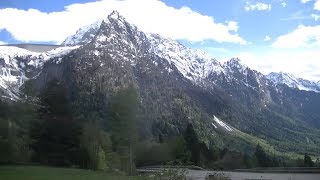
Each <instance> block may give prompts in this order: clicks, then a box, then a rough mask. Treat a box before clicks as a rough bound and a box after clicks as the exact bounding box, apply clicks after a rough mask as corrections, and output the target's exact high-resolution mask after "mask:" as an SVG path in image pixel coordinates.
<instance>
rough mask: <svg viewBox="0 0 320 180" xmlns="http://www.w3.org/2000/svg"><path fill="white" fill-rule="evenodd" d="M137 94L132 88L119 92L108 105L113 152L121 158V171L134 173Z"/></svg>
mask: <svg viewBox="0 0 320 180" xmlns="http://www.w3.org/2000/svg"><path fill="white" fill-rule="evenodd" d="M138 107H139V100H138V94H137V91H136V89H135V88H134V87H133V86H129V87H128V88H125V89H122V90H120V91H119V92H118V93H117V94H116V95H115V97H113V99H112V101H111V103H110V124H111V127H112V137H111V138H112V139H111V140H112V144H113V150H114V151H116V152H118V153H119V155H120V157H121V170H124V171H125V172H127V173H128V174H133V172H134V163H133V161H134V159H133V158H134V157H133V155H134V152H133V150H134V147H133V146H134V144H135V143H136V141H137V135H138V133H137V128H136V124H137V112H138Z"/></svg>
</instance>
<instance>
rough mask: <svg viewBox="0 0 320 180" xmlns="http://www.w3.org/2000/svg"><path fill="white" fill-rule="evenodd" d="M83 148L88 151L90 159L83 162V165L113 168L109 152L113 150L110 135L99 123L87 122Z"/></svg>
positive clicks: (93, 167) (94, 167) (82, 143)
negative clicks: (109, 159)
mask: <svg viewBox="0 0 320 180" xmlns="http://www.w3.org/2000/svg"><path fill="white" fill-rule="evenodd" d="M80 143H81V149H82V150H83V151H84V152H85V153H87V155H88V159H87V160H86V159H85V158H84V160H85V162H83V163H81V164H82V166H83V167H86V168H90V169H94V170H108V169H111V164H110V163H109V162H108V158H107V156H108V153H111V151H112V144H111V139H110V136H109V135H108V134H107V133H105V132H104V131H102V130H101V129H100V128H99V127H98V126H97V125H94V124H86V125H84V127H83V132H82V136H81V142H80Z"/></svg>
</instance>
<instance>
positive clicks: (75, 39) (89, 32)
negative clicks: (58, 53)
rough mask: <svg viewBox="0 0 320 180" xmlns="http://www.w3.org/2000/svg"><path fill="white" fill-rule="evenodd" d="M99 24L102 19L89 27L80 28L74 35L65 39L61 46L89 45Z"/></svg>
mask: <svg viewBox="0 0 320 180" xmlns="http://www.w3.org/2000/svg"><path fill="white" fill-rule="evenodd" d="M101 23H102V19H99V20H97V21H96V22H94V23H92V24H90V25H87V26H84V27H81V28H80V29H79V30H78V31H77V32H76V33H75V34H74V35H71V36H69V37H67V39H66V40H65V41H63V43H62V45H65V46H74V45H78V44H87V43H89V42H90V41H91V40H92V39H93V38H94V35H95V34H96V32H97V31H98V30H99V28H100V25H101ZM85 36H87V37H85Z"/></svg>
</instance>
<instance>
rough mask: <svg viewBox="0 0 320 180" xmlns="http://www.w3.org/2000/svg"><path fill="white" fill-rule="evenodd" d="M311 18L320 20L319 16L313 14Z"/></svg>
mask: <svg viewBox="0 0 320 180" xmlns="http://www.w3.org/2000/svg"><path fill="white" fill-rule="evenodd" d="M311 17H312V18H314V20H315V21H318V20H320V15H317V14H311Z"/></svg>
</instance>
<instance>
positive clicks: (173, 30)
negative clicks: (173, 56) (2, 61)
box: [0, 0, 246, 44]
mask: <svg viewBox="0 0 320 180" xmlns="http://www.w3.org/2000/svg"><path fill="white" fill-rule="evenodd" d="M112 10H118V11H119V12H120V14H122V15H123V16H124V17H126V19H127V20H128V21H129V22H131V23H133V24H135V25H136V26H138V28H140V29H141V30H143V31H145V32H151V33H158V34H161V35H163V36H165V37H170V38H173V39H185V40H189V41H203V40H214V41H216V42H229V43H239V44H246V41H245V40H244V39H243V38H241V37H240V36H239V35H238V34H237V31H238V28H239V27H238V24H237V22H234V21H230V22H228V23H227V24H224V23H217V22H215V20H214V19H213V18H212V17H210V16H205V15H202V14H200V13H198V12H195V11H193V10H191V9H190V8H188V7H182V8H180V9H176V8H173V7H170V6H167V5H166V4H165V3H163V2H161V1H159V0H102V1H97V2H90V3H85V4H72V5H69V6H66V7H65V10H64V11H61V12H52V13H44V12H40V11H38V10H35V9H29V10H27V11H25V10H19V9H14V8H6V9H0V20H1V23H0V30H1V29H6V30H7V31H9V32H10V33H11V34H12V35H13V36H14V38H15V39H17V40H21V41H26V42H27V41H55V42H58V43H60V42H62V41H63V40H64V39H65V38H66V37H67V36H68V35H71V34H73V33H75V31H76V30H77V29H78V28H80V27H81V26H84V25H87V24H90V23H92V22H93V21H95V20H96V19H98V18H102V17H106V16H107V15H108V14H109V13H111V11H112Z"/></svg>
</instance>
